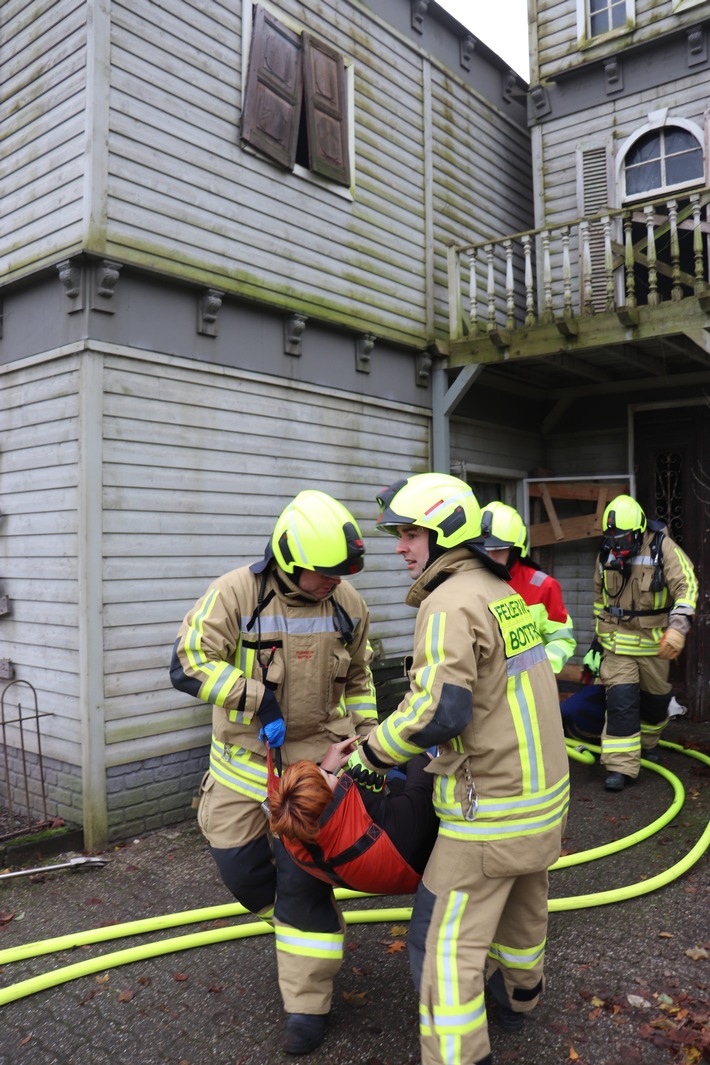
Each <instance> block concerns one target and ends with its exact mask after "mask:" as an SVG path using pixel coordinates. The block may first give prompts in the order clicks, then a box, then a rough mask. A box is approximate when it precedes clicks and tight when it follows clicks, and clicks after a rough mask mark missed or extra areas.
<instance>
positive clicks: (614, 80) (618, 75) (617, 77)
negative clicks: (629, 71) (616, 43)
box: [604, 56, 624, 96]
mask: <svg viewBox="0 0 710 1065" xmlns="http://www.w3.org/2000/svg"><path fill="white" fill-rule="evenodd" d="M604 78H605V83H606V92H607V96H609V95H611V93H614V92H621V91H622V89H623V88H624V71H623V68H622V65H621V60H620V59H618V58H617V57H616V56H615V57H614V58H613V59H607V61H606V63H605V64H604Z"/></svg>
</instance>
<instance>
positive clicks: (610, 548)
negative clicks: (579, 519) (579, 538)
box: [602, 529, 643, 571]
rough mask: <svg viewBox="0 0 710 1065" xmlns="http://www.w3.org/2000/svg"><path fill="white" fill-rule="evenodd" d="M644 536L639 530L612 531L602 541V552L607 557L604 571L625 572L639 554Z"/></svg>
mask: <svg viewBox="0 0 710 1065" xmlns="http://www.w3.org/2000/svg"><path fill="white" fill-rule="evenodd" d="M642 536H643V534H642V533H641V532H640V531H639V530H638V529H619V530H616V531H612V530H610V531H609V532H608V533H607V535H606V536H605V537H604V539H603V541H602V551H603V554H604V555H605V556H606V557H605V562H604V569H611V570H618V571H621V570H623V569H624V567H625V566H626V564H627V563H628V562H629V561H630V560H631V559H632V558H633V557H634V555H637V554H638V553H639V550H640V548H641V539H642Z"/></svg>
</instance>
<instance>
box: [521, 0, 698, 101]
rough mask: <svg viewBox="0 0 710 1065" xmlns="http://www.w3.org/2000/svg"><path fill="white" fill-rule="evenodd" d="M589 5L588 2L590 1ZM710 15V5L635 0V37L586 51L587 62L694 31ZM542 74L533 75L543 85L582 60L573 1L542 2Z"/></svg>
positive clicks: (612, 39) (622, 37)
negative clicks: (665, 36) (682, 31)
mask: <svg viewBox="0 0 710 1065" xmlns="http://www.w3.org/2000/svg"><path fill="white" fill-rule="evenodd" d="M587 2H588V0H587ZM708 14H710V3H707V2H706V3H701V4H695V5H693V6H692V7H687V8H685V9H684V10H680V11H679V10H678V9H677V5H676V4H675V3H672V2H671V0H667V2H663V3H660V2H659V0H635V24H634V29H633V31H632V32H631V33H628V34H623V35H610V36H609V37H607V38H600V40H599V43H595V44H591V45H590V47H589V48H585V49H584V51H583V52H582V53H581V55H582V56H583V57H584V58H586V59H587V60H591V59H598V58H599V56H600V55H603V54H605V52H609V51H611V52H612V53H613V54H617V53H618V54H621V55H622V56H623V50H624V49H628V48H629V47H630V46H631V45H634V46H636V45H639V44H642V43H645V42H649V41H653V40H654V39H657V38H658V37H659V36H660V35H662V34H664V33H668V32H670V31H673V30H678V29H682V28H683V27H690V26H692V25H694V24H695V23H698V22H700V21H701V20H702V19H704V18H707V16H708ZM537 24H538V27H539V29H538V50H539V51H538V57H539V58H538V71H537V76H536V72H535V71H534V70H533V71H531V80H532V81H533V82H534V81H542V80H544V79H546V78H554V76H555V75H556V74H560V73H561V72H562V71H564V70H567V69H570V68H571V67H573V66H575V65H576V64H577V63H578V62H579V59H580V52H579V51H578V46H579V42H580V29H579V27H578V25H577V5H576V3H575V2H573V0H572V2H571V0H538V3H537Z"/></svg>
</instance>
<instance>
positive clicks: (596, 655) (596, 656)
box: [582, 636, 603, 684]
mask: <svg viewBox="0 0 710 1065" xmlns="http://www.w3.org/2000/svg"><path fill="white" fill-rule="evenodd" d="M602 652H603V647H602V645H601V644H600V643H599V640H598V639H597V637H596V636H595V637H594V639H593V640H592V642H591V645H590V647H589V650H588V651H587V653H586V655H585V656H584V658H583V659H582V663H583V665H582V684H594V683H595V682H596V678H597V677H598V676H599V670H600V668H601V662H602Z"/></svg>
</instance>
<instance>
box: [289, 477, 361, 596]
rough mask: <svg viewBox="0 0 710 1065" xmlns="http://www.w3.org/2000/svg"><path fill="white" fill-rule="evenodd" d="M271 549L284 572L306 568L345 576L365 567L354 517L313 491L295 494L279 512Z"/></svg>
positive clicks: (338, 504) (321, 494) (327, 498)
mask: <svg viewBox="0 0 710 1065" xmlns="http://www.w3.org/2000/svg"><path fill="white" fill-rule="evenodd" d="M271 549H272V551H273V553H274V557H275V559H276V562H277V564H278V565H279V566H280V567H281V569H282V570H283V571H284V572H285V573H293V571H294V570H295V569H308V570H315V571H316V572H318V573H323V574H324V575H326V576H328V577H347V576H350V575H352V574H354V573H359V572H360V570H361V569H362V567H363V566H364V564H365V559H364V555H365V545H364V544H363V542H362V534H361V533H360V529H359V528H358V525H357V522H356V521H355V519H354V517H353V516H352V514H351V513H350V511H349V510H348V509H347V507H344V506H343V504H342V503H339V502H338V500H337V499H333V497H332V496H329V495H327V494H326V493H325V492H318V491H316V490H315V489H307V490H306V491H304V492H299V493H298V495H297V496H296V498H295V499H293V500H291V502H290V503H289V504H288V506H287V507H286V508H285V509H284V510H283V511H282V512H281V514H280V515H279V517H278V519H277V521H276V525H275V526H274V531H273V533H272V535H271Z"/></svg>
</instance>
